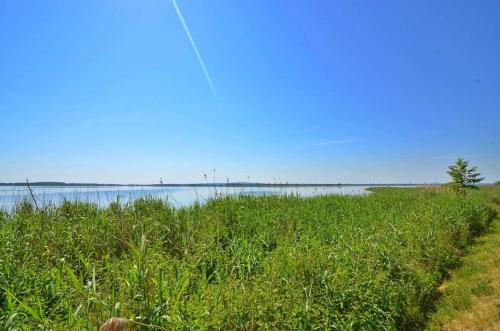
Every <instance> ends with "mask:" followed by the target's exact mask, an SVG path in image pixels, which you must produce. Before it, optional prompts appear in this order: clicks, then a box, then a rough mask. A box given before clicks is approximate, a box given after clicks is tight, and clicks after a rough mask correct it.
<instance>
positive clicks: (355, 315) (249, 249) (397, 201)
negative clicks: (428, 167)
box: [0, 189, 492, 330]
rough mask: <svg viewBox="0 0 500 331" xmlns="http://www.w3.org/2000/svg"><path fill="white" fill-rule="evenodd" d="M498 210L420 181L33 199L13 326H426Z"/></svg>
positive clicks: (0, 251) (6, 264)
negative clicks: (49, 201) (108, 200)
mask: <svg viewBox="0 0 500 331" xmlns="http://www.w3.org/2000/svg"><path fill="white" fill-rule="evenodd" d="M491 218H492V213H491V211H490V209H489V208H488V207H487V205H486V203H485V202H484V201H483V198H482V197H481V194H480V193H479V192H475V193H472V194H470V195H468V196H455V195H453V194H451V193H446V192H435V191H432V190H417V189H383V190H379V191H377V192H376V193H374V194H371V195H369V196H364V197H356V196H324V197H312V198H300V197H296V196H286V197H283V196H264V197H251V196H241V197H226V198H220V199H216V200H212V201H209V202H208V203H206V204H205V205H203V206H201V205H198V204H195V205H193V206H191V207H189V208H181V209H175V208H173V207H172V206H169V205H168V204H166V203H164V202H162V201H160V200H155V199H138V200H136V201H135V202H133V203H131V204H128V205H126V206H122V205H120V204H118V203H113V204H111V205H110V206H109V207H108V208H106V209H99V208H98V207H97V206H96V205H93V204H89V203H69V202H66V203H64V204H62V205H61V206H60V207H57V208H56V207H52V208H46V209H44V210H41V211H35V210H34V209H33V208H32V207H31V205H29V204H21V205H19V206H18V208H17V210H16V211H15V212H14V213H10V214H7V213H2V214H0V316H1V317H0V326H2V325H3V327H4V328H5V329H9V328H12V329H14V328H26V329H32V328H45V329H49V328H52V329H53V330H59V329H89V330H92V329H97V328H98V326H99V325H100V324H101V323H102V322H103V321H105V320H106V319H108V318H110V317H112V316H120V317H125V318H128V319H131V320H134V321H137V322H141V323H144V324H148V325H156V326H159V327H162V328H165V329H182V330H184V329H316V328H320V329H356V330H360V329H415V328H419V327H420V326H421V325H422V323H424V322H425V320H426V318H427V316H428V314H429V313H430V310H431V309H432V307H433V303H434V301H435V300H436V297H437V293H438V292H437V287H438V286H439V284H440V283H441V282H442V280H443V278H444V277H446V275H447V271H448V270H449V269H450V268H452V267H454V266H455V265H456V264H457V263H458V261H459V258H460V256H461V254H462V251H463V249H464V247H466V245H467V244H468V242H469V240H470V239H471V238H472V236H474V235H475V234H477V233H479V232H481V231H482V230H483V229H484V228H485V227H486V226H487V225H488V222H489V221H490V219H491ZM140 327H141V326H138V328H140Z"/></svg>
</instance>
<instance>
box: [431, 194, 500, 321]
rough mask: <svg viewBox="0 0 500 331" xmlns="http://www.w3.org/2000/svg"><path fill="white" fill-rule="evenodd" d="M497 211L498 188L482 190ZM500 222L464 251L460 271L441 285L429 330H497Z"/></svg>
mask: <svg viewBox="0 0 500 331" xmlns="http://www.w3.org/2000/svg"><path fill="white" fill-rule="evenodd" d="M482 191H483V192H484V193H485V198H486V200H487V201H489V202H490V203H491V205H492V206H493V208H495V209H497V210H499V211H500V200H499V198H500V187H489V188H483V189H482ZM499 256H500V218H499V217H497V218H496V219H495V220H494V221H493V223H492V224H491V226H490V227H489V228H488V230H487V231H486V233H485V234H484V235H483V236H481V237H479V238H477V239H476V240H475V241H474V244H473V245H471V246H470V247H469V248H468V249H467V255H466V256H465V257H464V258H463V259H462V264H461V266H460V268H458V269H457V270H454V271H453V273H452V276H451V278H450V279H448V280H447V281H446V282H445V283H444V284H443V285H442V290H443V297H442V299H441V300H440V301H439V302H438V305H437V310H436V312H435V313H434V314H433V316H432V318H431V322H430V323H429V325H428V329H429V330H472V329H475V330H498V329H499V328H500V278H499V276H498V275H500V260H499Z"/></svg>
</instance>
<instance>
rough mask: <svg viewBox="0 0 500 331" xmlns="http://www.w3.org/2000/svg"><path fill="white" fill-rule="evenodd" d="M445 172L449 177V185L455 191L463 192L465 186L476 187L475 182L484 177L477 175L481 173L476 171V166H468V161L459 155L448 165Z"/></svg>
mask: <svg viewBox="0 0 500 331" xmlns="http://www.w3.org/2000/svg"><path fill="white" fill-rule="evenodd" d="M447 173H448V175H450V177H451V183H450V186H451V187H452V188H453V190H454V191H456V192H464V191H465V189H467V188H477V187H476V186H475V184H477V183H479V182H481V181H482V180H483V179H484V178H482V177H479V176H481V174H480V173H479V172H478V171H477V167H472V168H469V162H467V161H465V160H464V159H462V158H461V157H459V158H458V160H457V161H455V164H454V165H451V166H449V167H448V171H447Z"/></svg>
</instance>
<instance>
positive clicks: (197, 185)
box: [0, 182, 440, 187]
mask: <svg viewBox="0 0 500 331" xmlns="http://www.w3.org/2000/svg"><path fill="white" fill-rule="evenodd" d="M24 185H26V183H24V182H18V183H0V186H24ZM29 185H30V186H151V187H340V186H424V185H425V186H431V185H440V184H438V183H432V184H428V183H417V184H413V183H399V184H398V183H395V184H384V183H382V184H380V183H375V184H374V183H361V184H352V183H349V184H346V183H337V184H331V183H328V184H326V183H323V184H317V183H315V184H312V183H306V184H303V183H302V184H299V183H251V182H234V183H191V184H102V183H65V182H30V183H29Z"/></svg>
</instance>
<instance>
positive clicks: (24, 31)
mask: <svg viewBox="0 0 500 331" xmlns="http://www.w3.org/2000/svg"><path fill="white" fill-rule="evenodd" d="M177 7H178V11H176V8H175V5H174V3H173V2H172V0H147V1H144V0H95V1H91V0H85V1H77V0H71V1H63V0H59V1H51V0H45V1H39V0H32V1H24V0H3V1H1V2H0V121H1V128H0V182H2V181H22V180H24V179H25V178H29V179H30V180H32V181H41V180H57V181H72V182H89V181H92V182H96V181H97V182H108V183H113V182H114V183H155V182H158V180H159V178H160V177H162V178H164V181H166V182H174V183H179V182H203V181H204V179H203V174H205V173H207V175H210V176H212V172H213V170H212V169H214V168H215V169H216V177H217V179H218V180H220V181H224V180H225V179H226V177H228V178H229V179H230V180H231V181H248V180H251V181H262V182H273V181H281V182H286V181H289V182H302V183H304V182H333V183H337V182H351V183H360V182H365V183H366V182H372V183H375V182H387V183H394V182H434V181H446V180H447V175H446V173H445V171H446V167H447V165H448V164H450V163H451V162H452V161H453V160H454V159H456V158H457V157H458V156H463V157H465V158H466V159H468V160H469V161H470V162H471V164H472V165H477V166H478V167H479V169H480V170H481V172H482V173H483V175H485V176H486V177H487V180H489V181H494V180H499V179H500V2H499V1H486V0H485V1H460V0H449V1H447V0H442V1H422V0H415V1H399V0H397V1H353V0H349V1H312V0H311V1H291V0H273V1H269V0H265V1H264V0H261V1H257V0H238V1H235V0H210V1H207V0H189V1H188V0H177ZM180 15H182V17H183V20H184V24H185V26H184V25H183V23H182V21H181V19H180ZM188 31H189V34H190V36H189V35H188ZM190 37H191V39H190ZM195 48H196V49H195ZM197 52H198V54H197Z"/></svg>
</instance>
